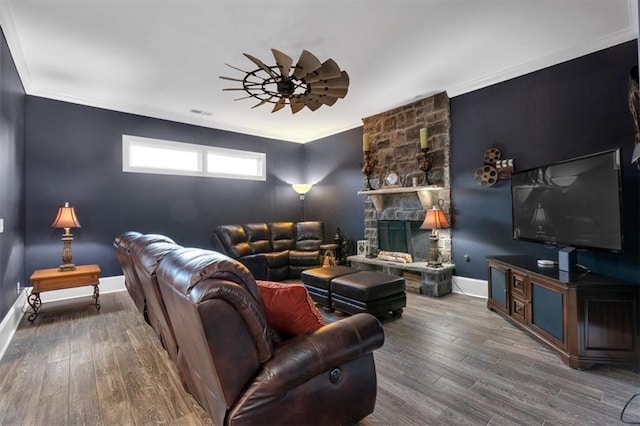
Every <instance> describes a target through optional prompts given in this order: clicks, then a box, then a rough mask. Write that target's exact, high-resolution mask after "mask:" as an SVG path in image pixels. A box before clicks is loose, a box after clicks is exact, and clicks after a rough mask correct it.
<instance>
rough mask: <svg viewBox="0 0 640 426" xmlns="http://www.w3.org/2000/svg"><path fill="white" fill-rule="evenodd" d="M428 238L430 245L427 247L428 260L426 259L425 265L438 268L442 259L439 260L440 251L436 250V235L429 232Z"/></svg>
mask: <svg viewBox="0 0 640 426" xmlns="http://www.w3.org/2000/svg"><path fill="white" fill-rule="evenodd" d="M429 240H430V241H431V247H429V260H427V266H429V267H431V268H439V267H441V266H442V261H441V260H440V251H438V235H437V234H435V235H434V234H433V233H432V234H431V235H430V236H429Z"/></svg>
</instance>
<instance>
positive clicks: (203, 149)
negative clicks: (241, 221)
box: [122, 134, 267, 181]
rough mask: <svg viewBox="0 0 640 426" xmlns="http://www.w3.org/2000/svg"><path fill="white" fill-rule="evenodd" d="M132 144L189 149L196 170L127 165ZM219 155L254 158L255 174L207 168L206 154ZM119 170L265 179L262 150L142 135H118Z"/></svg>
mask: <svg viewBox="0 0 640 426" xmlns="http://www.w3.org/2000/svg"><path fill="white" fill-rule="evenodd" d="M132 146H143V147H151V148H159V149H170V150H171V149H173V150H176V151H185V152H193V153H196V154H197V155H198V170H197V171H191V170H180V169H165V168H161V167H157V168H155V167H142V166H132V165H131V155H130V154H131V153H130V149H131V147H132ZM210 154H213V155H216V154H217V155H220V156H224V157H235V158H239V159H250V160H257V162H258V164H257V165H258V170H257V173H256V174H247V173H220V172H215V171H213V172H210V171H208V155H210ZM122 171H123V172H126V173H151V174H161V175H174V176H199V177H207V178H223V179H240V180H257V181H266V180H267V154H265V153H263V152H254V151H244V150H238V149H230V148H220V147H214V146H208V145H197V144H190V143H184V142H176V141H169V140H163V139H154V138H145V137H142V136H132V135H125V134H123V135H122Z"/></svg>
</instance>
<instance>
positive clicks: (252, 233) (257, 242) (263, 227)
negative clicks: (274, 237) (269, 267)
mask: <svg viewBox="0 0 640 426" xmlns="http://www.w3.org/2000/svg"><path fill="white" fill-rule="evenodd" d="M242 226H243V228H244V230H245V232H246V233H247V241H249V245H250V246H251V253H252V254H256V253H267V252H270V251H271V241H270V240H269V226H268V225H267V224H266V223H249V224H246V225H242Z"/></svg>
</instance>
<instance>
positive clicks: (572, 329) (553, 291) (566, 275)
mask: <svg viewBox="0 0 640 426" xmlns="http://www.w3.org/2000/svg"><path fill="white" fill-rule="evenodd" d="M487 266H488V268H487V269H488V275H489V299H488V300H487V308H488V309H491V310H493V311H495V312H496V313H498V314H499V315H501V316H502V317H504V318H505V319H507V320H508V321H510V322H511V323H513V324H514V325H515V326H517V327H519V328H521V329H522V330H524V331H526V332H527V333H529V334H530V335H531V336H532V337H534V338H535V339H537V340H539V341H541V342H543V343H545V344H547V345H548V346H550V347H551V348H552V349H553V350H555V351H556V352H558V354H559V355H560V358H561V359H562V361H563V362H564V363H565V364H567V365H569V366H570V367H572V368H578V369H587V368H591V367H593V366H594V365H597V364H624V365H632V366H634V367H638V366H640V326H639V324H638V323H639V322H640V287H639V286H638V285H637V284H633V283H630V282H626V281H621V280H617V279H615V278H610V277H606V276H603V275H598V274H594V273H581V272H566V271H561V270H559V268H558V267H557V266H554V267H552V268H549V267H539V266H538V263H537V259H536V258H534V257H529V256H491V257H488V258H487Z"/></svg>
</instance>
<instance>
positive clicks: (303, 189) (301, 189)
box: [291, 183, 311, 222]
mask: <svg viewBox="0 0 640 426" xmlns="http://www.w3.org/2000/svg"><path fill="white" fill-rule="evenodd" d="M291 187H292V188H293V190H294V191H296V192H297V193H298V194H300V216H301V217H302V222H304V196H305V194H306V193H307V192H309V191H311V185H310V184H308V183H294V184H293V185H291Z"/></svg>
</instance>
